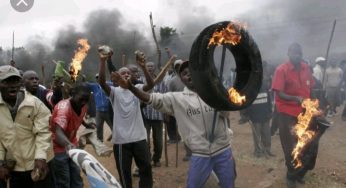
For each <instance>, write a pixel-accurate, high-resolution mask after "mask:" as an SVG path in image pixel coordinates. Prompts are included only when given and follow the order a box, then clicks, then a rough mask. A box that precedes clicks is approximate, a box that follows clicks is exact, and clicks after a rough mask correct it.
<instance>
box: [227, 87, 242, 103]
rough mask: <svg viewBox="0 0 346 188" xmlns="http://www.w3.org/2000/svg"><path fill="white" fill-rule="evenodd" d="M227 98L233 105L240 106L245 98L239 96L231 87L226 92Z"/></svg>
mask: <svg viewBox="0 0 346 188" xmlns="http://www.w3.org/2000/svg"><path fill="white" fill-rule="evenodd" d="M228 98H229V100H230V101H232V102H233V103H234V104H236V105H239V106H241V105H242V104H244V102H245V101H246V97H245V96H244V95H240V94H239V93H238V91H237V90H236V89H234V88H233V87H231V88H230V89H229V90H228Z"/></svg>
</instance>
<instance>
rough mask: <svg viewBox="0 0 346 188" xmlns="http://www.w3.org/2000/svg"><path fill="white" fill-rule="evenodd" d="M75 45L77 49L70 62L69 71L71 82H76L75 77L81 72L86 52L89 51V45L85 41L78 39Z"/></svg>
mask: <svg viewBox="0 0 346 188" xmlns="http://www.w3.org/2000/svg"><path fill="white" fill-rule="evenodd" d="M77 43H78V45H79V47H78V49H77V50H76V51H75V54H74V56H73V58H72V62H71V64H70V70H69V73H70V76H71V80H72V81H73V82H75V81H76V80H77V76H78V74H79V72H80V71H81V70H82V62H83V60H84V59H85V57H86V56H87V54H88V51H89V49H90V45H89V44H88V40H87V39H79V40H78V41H77Z"/></svg>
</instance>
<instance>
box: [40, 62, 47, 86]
mask: <svg viewBox="0 0 346 188" xmlns="http://www.w3.org/2000/svg"><path fill="white" fill-rule="evenodd" d="M41 73H42V84H43V85H44V86H46V74H45V71H44V64H41Z"/></svg>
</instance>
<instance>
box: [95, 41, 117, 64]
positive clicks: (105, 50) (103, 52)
mask: <svg viewBox="0 0 346 188" xmlns="http://www.w3.org/2000/svg"><path fill="white" fill-rule="evenodd" d="M97 52H98V54H99V57H100V59H101V61H106V60H107V59H108V58H110V57H111V56H112V55H113V49H112V48H110V47H109V46H106V45H103V46H99V47H98V48H97Z"/></svg>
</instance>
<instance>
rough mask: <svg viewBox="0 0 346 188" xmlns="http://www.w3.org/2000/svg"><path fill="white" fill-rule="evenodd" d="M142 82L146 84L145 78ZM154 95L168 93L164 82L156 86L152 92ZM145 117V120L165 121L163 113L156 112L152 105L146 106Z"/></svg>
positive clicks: (144, 109)
mask: <svg viewBox="0 0 346 188" xmlns="http://www.w3.org/2000/svg"><path fill="white" fill-rule="evenodd" d="M141 80H142V81H143V82H144V83H146V81H145V78H141ZM150 92H153V93H166V92H167V87H166V85H165V83H164V81H161V82H159V83H158V84H156V85H155V86H154V88H153V89H152V90H151V91H150ZM143 116H144V118H145V119H149V120H163V115H162V113H161V112H159V111H157V110H155V109H154V108H152V107H151V106H150V105H146V106H145V107H144V108H143Z"/></svg>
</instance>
